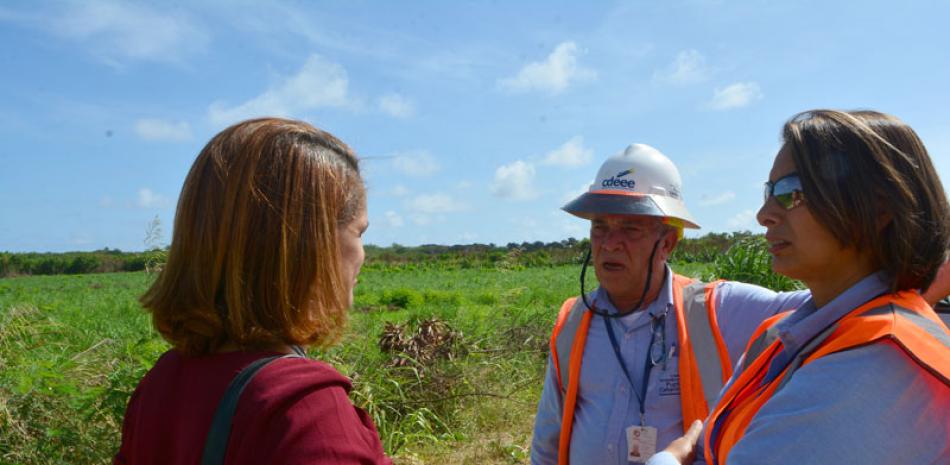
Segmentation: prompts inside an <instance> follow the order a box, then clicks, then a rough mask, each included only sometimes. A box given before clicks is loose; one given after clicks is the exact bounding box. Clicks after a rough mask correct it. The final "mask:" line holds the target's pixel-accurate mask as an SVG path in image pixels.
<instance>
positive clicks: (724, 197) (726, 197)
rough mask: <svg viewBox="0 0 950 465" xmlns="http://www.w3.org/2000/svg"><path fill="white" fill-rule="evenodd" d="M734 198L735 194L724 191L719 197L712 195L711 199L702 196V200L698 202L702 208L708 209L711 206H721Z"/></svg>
mask: <svg viewBox="0 0 950 465" xmlns="http://www.w3.org/2000/svg"><path fill="white" fill-rule="evenodd" d="M734 198H736V193H735V192H732V191H726V192H723V193H721V194H719V195H714V196H712V197H709V196H703V198H702V200H700V201H699V205H700V206H703V207H708V206H711V205H722V204H724V203H726V202H728V201H730V200H732V199H734Z"/></svg>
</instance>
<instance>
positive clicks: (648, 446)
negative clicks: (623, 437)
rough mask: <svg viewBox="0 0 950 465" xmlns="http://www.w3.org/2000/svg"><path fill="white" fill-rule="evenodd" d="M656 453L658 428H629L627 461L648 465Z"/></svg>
mask: <svg viewBox="0 0 950 465" xmlns="http://www.w3.org/2000/svg"><path fill="white" fill-rule="evenodd" d="M655 453H656V428H654V427H652V426H631V427H629V428H627V461H629V462H637V463H646V461H647V460H648V459H649V458H650V457H652V456H653V454H655Z"/></svg>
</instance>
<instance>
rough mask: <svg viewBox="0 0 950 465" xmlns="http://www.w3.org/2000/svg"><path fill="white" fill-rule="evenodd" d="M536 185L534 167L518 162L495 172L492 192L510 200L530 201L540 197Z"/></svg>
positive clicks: (499, 168) (501, 167)
mask: <svg viewBox="0 0 950 465" xmlns="http://www.w3.org/2000/svg"><path fill="white" fill-rule="evenodd" d="M536 188H537V186H535V185H534V165H532V164H530V163H525V162H524V161H521V160H518V161H515V162H513V163H509V164H507V165H502V166H499V167H498V169H497V170H495V180H494V181H493V182H492V184H491V192H492V193H493V194H495V195H496V196H498V197H501V198H503V199H510V200H530V199H533V198H536V197H537V196H538V192H537V189H536Z"/></svg>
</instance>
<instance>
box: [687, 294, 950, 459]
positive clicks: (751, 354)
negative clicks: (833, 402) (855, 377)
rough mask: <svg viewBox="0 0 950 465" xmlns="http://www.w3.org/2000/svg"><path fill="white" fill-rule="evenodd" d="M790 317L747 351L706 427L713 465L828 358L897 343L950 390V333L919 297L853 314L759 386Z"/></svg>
mask: <svg viewBox="0 0 950 465" xmlns="http://www.w3.org/2000/svg"><path fill="white" fill-rule="evenodd" d="M788 313H789V312H785V313H782V314H779V315H775V316H773V317H772V318H769V319H768V320H765V322H763V323H762V325H760V326H759V328H758V329H757V330H756V332H755V334H753V336H752V339H751V340H750V342H749V345H748V347H747V348H746V353H745V356H744V359H743V362H742V373H741V374H740V375H739V377H738V378H737V379H735V381H734V382H733V383H732V384H731V385H730V386H729V389H728V390H727V391H726V392H725V393H724V394H723V396H722V398H721V399H720V400H719V404H718V405H716V407H715V408H714V410H713V413H712V415H711V416H710V417H709V419H708V420H707V421H706V428H705V434H704V438H703V441H704V445H705V455H706V463H708V464H709V465H724V464H725V463H726V458H727V457H728V456H729V451H730V450H731V449H732V447H733V446H735V444H736V443H737V442H739V440H740V439H742V436H743V435H744V434H745V430H746V428H747V427H748V426H749V423H750V422H751V421H752V418H753V417H755V415H756V413H758V411H759V409H760V408H762V406H763V405H765V403H766V402H768V401H769V399H770V398H771V397H772V395H774V394H775V392H777V391H778V390H779V389H781V388H782V387H783V386H785V384H786V383H788V381H789V380H790V379H791V377H792V376H793V373H794V372H795V370H797V369H798V368H800V367H802V366H805V365H807V364H809V363H811V362H813V361H815V360H816V359H818V358H819V357H822V356H825V355H828V354H832V353H835V352H841V351H844V350H848V349H853V348H857V347H861V346H864V345H867V344H871V343H875V342H881V341H888V342H892V343H894V344H895V345H896V346H897V347H899V348H901V349H902V350H903V351H904V352H905V353H906V354H907V355H908V356H909V357H910V358H911V360H913V361H914V362H916V363H917V365H918V366H920V367H921V368H923V369H924V370H926V371H928V372H929V373H931V374H933V375H934V376H935V377H936V378H937V379H939V380H940V381H943V383H944V384H946V385H948V386H950V331H948V330H947V327H946V326H944V325H943V323H941V322H940V319H939V318H938V317H937V315H936V314H935V313H934V311H933V309H932V308H930V306H929V305H927V303H926V302H925V301H924V299H923V298H922V297H921V296H920V294H919V293H917V292H915V291H914V292H911V291H903V292H898V293H895V294H887V295H884V296H881V297H878V298H875V299H873V300H871V301H870V302H868V303H866V304H864V305H861V306H860V307H858V308H857V309H855V310H853V311H851V312H850V313H848V314H847V315H845V316H844V317H843V318H841V319H840V320H838V321H837V322H836V323H835V324H833V325H831V326H829V327H828V328H826V329H825V330H824V331H822V332H821V333H819V334H818V335H817V336H816V337H815V338H814V339H813V340H812V341H811V342H809V343H808V344H807V345H806V346H805V347H803V348H802V350H801V351H799V354H798V355H796V356H795V358H794V359H793V360H792V361H791V362H790V363H789V365H788V367H786V368H785V370H784V371H782V373H780V374H779V375H778V376H776V377H775V379H773V380H771V381H770V382H768V383H767V384H765V385H761V386H760V385H759V384H760V383H761V382H762V381H763V377H764V375H765V373H766V372H767V371H768V369H769V365H770V364H771V362H772V359H773V358H774V357H775V356H776V355H777V354H778V353H779V352H781V349H782V341H781V340H779V339H778V330H777V329H776V328H775V324H776V323H777V322H778V321H780V320H781V319H782V318H784V317H785V316H787V315H788ZM727 412H728V415H727V416H726V417H725V418H723V419H722V421H721V422H720V418H721V417H722V416H723V414H724V413H727ZM717 423H719V424H718V425H717Z"/></svg>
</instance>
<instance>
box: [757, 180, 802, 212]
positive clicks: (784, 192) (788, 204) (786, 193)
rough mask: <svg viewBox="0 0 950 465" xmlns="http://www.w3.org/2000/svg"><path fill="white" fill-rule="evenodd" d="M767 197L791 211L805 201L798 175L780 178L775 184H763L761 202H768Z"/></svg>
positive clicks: (769, 182)
mask: <svg viewBox="0 0 950 465" xmlns="http://www.w3.org/2000/svg"><path fill="white" fill-rule="evenodd" d="M769 197H774V198H775V201H776V202H778V204H779V205H781V206H782V208H784V209H786V210H791V209H793V208H795V207H797V206H799V205H801V204H802V202H804V201H805V193H804V192H803V191H802V180H801V179H800V178H799V177H798V174H796V173H792V174H789V175H787V176H782V177H781V178H779V179H777V180H776V181H775V182H771V181H768V182H766V183H765V197H764V199H763V202H768V201H769Z"/></svg>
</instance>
